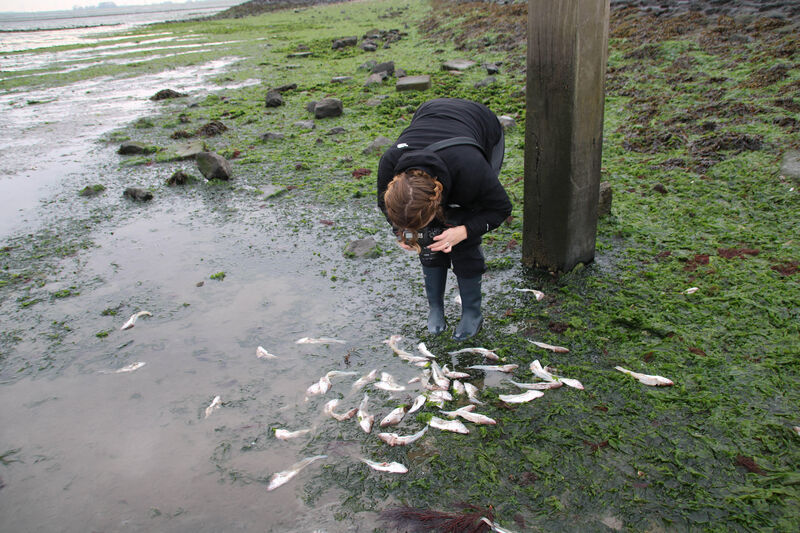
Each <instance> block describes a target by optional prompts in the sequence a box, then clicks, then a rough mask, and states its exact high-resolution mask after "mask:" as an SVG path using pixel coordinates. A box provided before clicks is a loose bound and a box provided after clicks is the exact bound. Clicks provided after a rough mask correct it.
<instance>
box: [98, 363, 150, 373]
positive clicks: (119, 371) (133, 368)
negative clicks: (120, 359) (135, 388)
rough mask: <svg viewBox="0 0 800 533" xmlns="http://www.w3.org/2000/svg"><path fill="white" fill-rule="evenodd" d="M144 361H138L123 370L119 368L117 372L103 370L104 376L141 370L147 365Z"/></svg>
mask: <svg viewBox="0 0 800 533" xmlns="http://www.w3.org/2000/svg"><path fill="white" fill-rule="evenodd" d="M146 364H147V363H145V362H144V361H138V362H136V363H131V364H129V365H125V366H123V367H122V368H118V369H116V370H111V371H109V370H101V371H100V372H101V373H102V374H125V373H126V372H133V371H134V370H139V369H140V368H142V367H143V366H144V365H146Z"/></svg>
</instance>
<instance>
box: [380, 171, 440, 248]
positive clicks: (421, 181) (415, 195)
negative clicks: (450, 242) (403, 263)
mask: <svg viewBox="0 0 800 533" xmlns="http://www.w3.org/2000/svg"><path fill="white" fill-rule="evenodd" d="M442 190H443V187H442V184H441V183H440V182H439V180H437V179H435V178H433V177H431V176H430V174H428V173H427V172H424V171H422V170H418V169H412V170H407V171H405V172H401V173H400V174H397V175H395V177H394V179H392V181H391V182H389V186H388V187H387V188H386V192H385V193H384V194H383V202H384V205H385V206H386V216H387V217H388V218H389V220H390V221H391V222H392V224H393V225H394V226H395V227H396V228H399V229H400V234H399V235H398V237H400V240H401V241H402V242H403V243H404V244H407V245H408V246H411V247H412V248H414V249H415V250H416V251H417V252H420V251H421V250H422V248H421V247H420V245H419V244H417V232H419V230H421V229H422V228H424V227H425V226H427V225H428V224H430V223H431V222H432V221H433V219H435V218H439V219H440V220H443V219H444V212H443V210H442ZM404 230H409V231H410V232H411V233H412V234H413V235H412V236H411V238H407V237H406V235H405V234H404Z"/></svg>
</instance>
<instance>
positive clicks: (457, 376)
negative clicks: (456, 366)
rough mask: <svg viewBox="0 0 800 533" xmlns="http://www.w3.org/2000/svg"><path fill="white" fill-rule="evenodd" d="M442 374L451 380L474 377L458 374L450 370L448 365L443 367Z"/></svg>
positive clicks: (463, 373) (464, 373)
mask: <svg viewBox="0 0 800 533" xmlns="http://www.w3.org/2000/svg"><path fill="white" fill-rule="evenodd" d="M442 374H444V377H446V378H450V379H466V378H469V377H472V376H470V375H469V374H467V373H466V372H456V371H455V370H450V369H449V368H447V365H444V366H443V367H442Z"/></svg>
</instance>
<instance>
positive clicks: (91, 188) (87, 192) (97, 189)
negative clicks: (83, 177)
mask: <svg viewBox="0 0 800 533" xmlns="http://www.w3.org/2000/svg"><path fill="white" fill-rule="evenodd" d="M105 190H106V187H105V185H101V184H99V183H98V184H96V185H87V186H86V187H84V188H83V189H81V190H80V192H79V193H78V194H79V195H81V196H83V197H85V198H93V197H95V196H97V195H99V194H101V193H103V192H104V191H105Z"/></svg>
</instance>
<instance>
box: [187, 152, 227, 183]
mask: <svg viewBox="0 0 800 533" xmlns="http://www.w3.org/2000/svg"><path fill="white" fill-rule="evenodd" d="M195 160H196V161H197V168H198V169H199V170H200V173H201V174H202V175H203V176H204V177H205V178H206V179H207V180H229V179H231V175H232V174H233V172H232V170H231V164H230V163H229V162H228V160H227V159H225V158H224V157H222V156H221V155H219V154H217V153H214V152H200V153H199V154H197V157H196V158H195Z"/></svg>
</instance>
